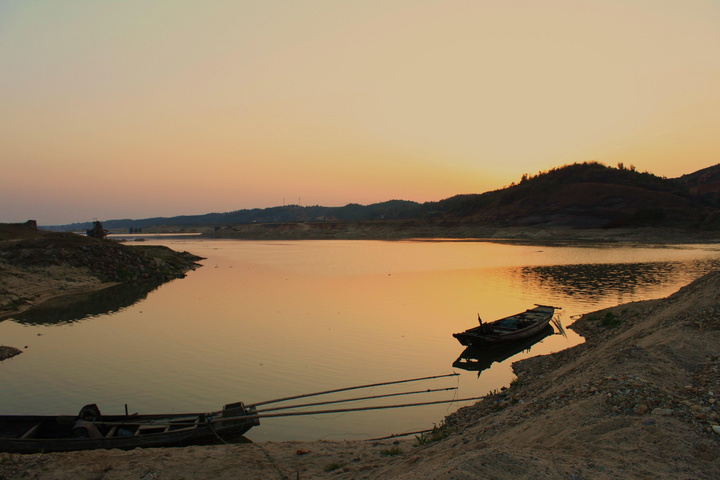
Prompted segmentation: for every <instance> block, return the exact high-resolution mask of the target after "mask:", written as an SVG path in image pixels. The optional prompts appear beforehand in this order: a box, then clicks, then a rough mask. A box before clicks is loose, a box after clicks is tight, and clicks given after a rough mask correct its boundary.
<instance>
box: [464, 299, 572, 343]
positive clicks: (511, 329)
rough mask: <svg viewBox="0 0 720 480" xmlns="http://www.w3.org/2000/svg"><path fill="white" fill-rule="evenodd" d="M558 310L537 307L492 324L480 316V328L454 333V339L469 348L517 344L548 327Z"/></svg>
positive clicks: (545, 306) (541, 306)
mask: <svg viewBox="0 0 720 480" xmlns="http://www.w3.org/2000/svg"><path fill="white" fill-rule="evenodd" d="M556 309H559V307H551V306H549V305H537V306H536V307H535V308H531V309H529V310H526V311H524V312H522V313H517V314H515V315H510V316H509V317H505V318H501V319H500V320H495V321H494V322H490V323H483V322H482V320H480V315H478V321H479V322H480V325H479V326H477V327H474V328H471V329H468V330H465V331H464V332H462V333H453V337H455V338H457V339H458V341H459V342H460V343H461V344H462V345H465V346H468V347H469V346H473V347H492V346H497V345H502V344H507V343H512V342H517V341H519V340H524V339H526V338H528V337H532V336H533V335H535V334H537V333H539V332H540V331H542V330H543V329H544V328H545V327H547V326H548V324H549V323H550V321H551V320H552V318H553V314H554V313H555V310H556Z"/></svg>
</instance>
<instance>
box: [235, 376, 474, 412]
mask: <svg viewBox="0 0 720 480" xmlns="http://www.w3.org/2000/svg"><path fill="white" fill-rule="evenodd" d="M458 375H460V374H459V373H448V374H445V375H435V376H432V377H422V378H411V379H409V380H397V381H394V382H383V383H371V384H369V385H359V386H357V387H346V388H338V389H335V390H326V391H324V392H315V393H305V394H303V395H295V396H293V397H284V398H276V399H274V400H266V401H264V402H258V403H253V404H250V405H246V408H253V407H257V406H259V405H267V404H268V403H279V402H286V401H288V400H297V399H298V398H306V397H315V396H318V395H327V394H329V393H337V392H347V391H349V390H359V389H361V388H370V387H382V386H384V385H397V384H400V383H410V382H419V381H421V380H432V379H435V378H445V377H456V376H458Z"/></svg>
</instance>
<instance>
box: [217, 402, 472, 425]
mask: <svg viewBox="0 0 720 480" xmlns="http://www.w3.org/2000/svg"><path fill="white" fill-rule="evenodd" d="M484 398H485V397H471V398H457V399H455V398H453V399H450V400H436V401H433V402H420V403H405V404H400V405H378V406H374V407H356V408H338V409H332V410H313V411H309V412H285V413H282V412H280V413H265V414H252V415H243V416H239V417H229V418H213V419H212V420H211V423H218V422H233V421H238V420H242V419H247V420H252V419H255V418H272V417H294V416H300V415H321V414H326V413H347V412H359V411H364V410H387V409H390V408H404V407H419V406H422V405H437V404H441V403H460V402H470V401H473V400H482V399H484Z"/></svg>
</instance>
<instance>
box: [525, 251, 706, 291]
mask: <svg viewBox="0 0 720 480" xmlns="http://www.w3.org/2000/svg"><path fill="white" fill-rule="evenodd" d="M717 268H720V260H702V261H694V262H645V263H609V264H580V265H541V266H533V267H521V268H517V269H515V271H514V272H513V275H516V276H520V277H522V282H523V283H526V284H531V285H533V286H534V288H537V286H539V287H540V288H547V289H550V290H552V291H553V292H556V293H559V294H562V295H567V296H572V297H575V296H582V297H585V298H587V299H591V300H596V299H599V298H601V297H604V296H607V295H608V294H613V293H617V294H632V293H635V290H636V289H637V288H642V287H646V286H649V285H657V284H662V283H664V282H667V281H670V280H673V281H674V280H676V279H677V277H678V276H682V275H692V278H689V279H688V281H690V280H692V279H694V278H696V277H700V276H702V275H705V274H706V273H709V272H710V271H712V270H713V269H717Z"/></svg>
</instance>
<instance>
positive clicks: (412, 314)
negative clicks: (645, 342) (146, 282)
mask: <svg viewBox="0 0 720 480" xmlns="http://www.w3.org/2000/svg"><path fill="white" fill-rule="evenodd" d="M133 238H134V237H133ZM144 240H145V241H146V243H155V244H162V245H167V246H169V247H170V248H173V249H175V250H179V251H182V250H186V251H188V252H191V253H194V254H196V255H200V256H202V257H205V260H203V261H201V262H200V263H202V265H203V266H202V267H201V268H198V269H197V270H195V271H192V272H189V273H188V275H187V277H186V278H183V279H177V280H173V281H171V282H169V283H166V284H164V285H162V286H160V287H159V288H157V289H155V290H153V291H151V292H149V293H147V292H143V291H138V290H137V289H136V288H118V289H109V290H105V291H103V292H99V293H96V294H94V295H86V296H85V298H84V299H83V302H82V303H81V304H80V306H77V305H76V306H74V307H73V308H64V307H62V302H60V303H58V304H55V305H52V304H51V305H50V306H49V307H48V308H47V309H44V310H38V311H36V312H35V313H28V314H26V315H18V316H17V317H14V318H10V319H7V320H5V321H2V322H0V344H3V345H11V346H15V347H19V348H21V349H23V350H24V353H23V354H22V355H19V356H17V357H14V358H12V359H10V360H7V361H5V362H3V363H2V364H1V365H0V414H61V413H62V414H75V413H77V411H79V410H80V408H81V407H82V406H83V405H85V404H87V403H97V404H98V406H99V407H100V409H101V411H102V412H103V413H107V414H113V413H115V414H119V413H122V412H123V411H124V408H125V404H127V405H128V408H129V410H130V411H131V412H135V411H137V412H142V413H172V412H191V411H213V410H217V409H220V408H221V407H222V405H224V404H226V403H231V402H235V401H243V402H245V403H256V402H261V401H264V400H268V399H274V398H279V397H287V396H291V395H296V394H303V393H309V392H317V391H324V390H331V389H336V388H341V387H348V386H353V385H365V384H373V383H379V382H387V381H394V380H402V379H410V378H417V377H425V376H432V375H442V374H447V373H452V372H457V373H459V375H458V376H456V377H446V378H441V379H436V380H428V381H424V382H419V383H417V384H407V385H398V386H394V387H375V388H365V389H360V390H357V391H352V392H345V393H343V394H337V395H335V396H327V397H319V398H318V399H317V400H329V399H331V398H349V397H353V398H355V397H364V396H373V395H381V394H386V393H393V392H407V391H411V390H412V391H417V390H427V389H436V388H445V387H457V390H455V391H445V392H435V393H432V392H431V393H426V394H422V395H420V394H417V395H412V396H408V397H397V398H395V399H394V398H392V397H391V398H384V399H377V400H367V401H363V402H353V404H352V405H348V406H353V407H362V406H370V405H386V404H390V403H415V402H424V401H437V400H445V399H453V398H460V399H461V398H469V397H477V396H481V395H484V394H486V393H488V392H490V391H493V390H499V389H500V388H502V387H503V386H505V385H508V384H509V383H510V381H511V380H512V378H513V374H512V371H511V367H510V364H511V363H512V362H514V361H516V360H519V359H521V358H526V357H528V356H533V355H538V354H546V353H551V352H555V351H559V350H562V349H565V348H568V347H570V346H572V345H575V344H577V343H579V342H581V341H582V338H581V337H579V336H578V335H577V334H575V333H574V332H573V331H572V330H566V332H567V336H563V335H559V334H556V335H551V336H549V337H546V338H545V339H543V340H542V341H541V342H540V343H537V344H535V345H533V346H532V347H531V348H530V349H529V350H525V351H522V352H520V353H518V354H517V355H515V356H513V357H512V358H509V359H507V360H504V361H502V362H499V363H493V364H492V366H491V367H490V368H488V369H485V370H482V371H480V372H478V371H473V370H465V369H462V368H457V367H454V366H453V363H454V362H455V361H456V359H458V357H459V356H460V354H461V353H462V352H463V350H464V347H462V346H461V345H460V344H459V343H458V342H457V341H456V340H455V339H454V338H453V337H452V333H454V332H459V331H462V330H465V329H467V328H470V327H472V326H475V325H477V316H478V314H479V315H480V316H481V317H482V318H483V320H487V321H490V320H494V319H497V318H500V317H503V316H506V315H510V314H513V313H516V312H519V311H522V310H525V309H527V308H531V307H533V306H534V304H536V303H539V304H547V305H554V306H558V307H562V310H561V311H560V312H561V313H560V320H561V322H562V324H563V326H564V327H567V326H569V325H570V324H571V323H572V322H573V320H574V319H575V318H577V316H578V315H581V314H583V313H587V312H591V311H594V310H597V309H600V308H605V307H609V306H614V305H617V304H620V303H627V302H632V301H639V300H646V299H651V298H660V297H664V296H667V295H669V294H671V293H673V292H675V291H677V290H678V289H679V288H680V287H682V286H684V285H686V284H688V283H690V282H691V281H692V280H694V279H695V278H697V277H699V276H701V275H703V274H705V273H707V272H708V271H710V270H712V269H714V268H718V267H719V266H720V246H717V245H676V246H667V247H648V246H629V245H614V246H608V245H604V246H602V245H592V246H591V245H584V246H537V245H518V244H504V243H491V242H470V241H462V242H460V241H394V242H383V241H339V240H338V241H293V242H283V241H241V240H206V239H200V238H197V237H193V236H188V237H163V236H146V237H144ZM108 310H110V311H109V312H108ZM308 401H312V400H303V401H302V403H305V402H308ZM289 403H292V402H289ZM294 403H301V402H299V401H298V402H294ZM467 403H468V402H460V403H447V404H436V405H428V406H420V407H409V408H400V409H393V410H372V411H365V412H352V413H333V414H326V415H312V416H297V417H288V418H277V419H264V420H262V422H261V425H260V426H259V427H256V428H254V429H252V430H251V431H250V432H249V433H248V435H247V436H248V438H250V439H251V440H254V441H264V440H272V441H280V440H296V439H299V440H317V439H326V440H339V439H366V438H378V437H382V436H387V435H393V434H402V433H407V432H414V431H420V430H425V429H428V428H432V426H433V425H434V424H438V423H440V422H441V421H442V419H443V417H444V416H445V415H447V414H449V413H451V412H453V411H455V410H456V409H457V408H459V407H461V406H463V405H466V404H467ZM341 406H342V405H341ZM315 408H317V407H315ZM323 408H324V409H329V408H339V406H338V405H329V406H327V407H323ZM309 409H310V407H306V408H305V410H309Z"/></svg>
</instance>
